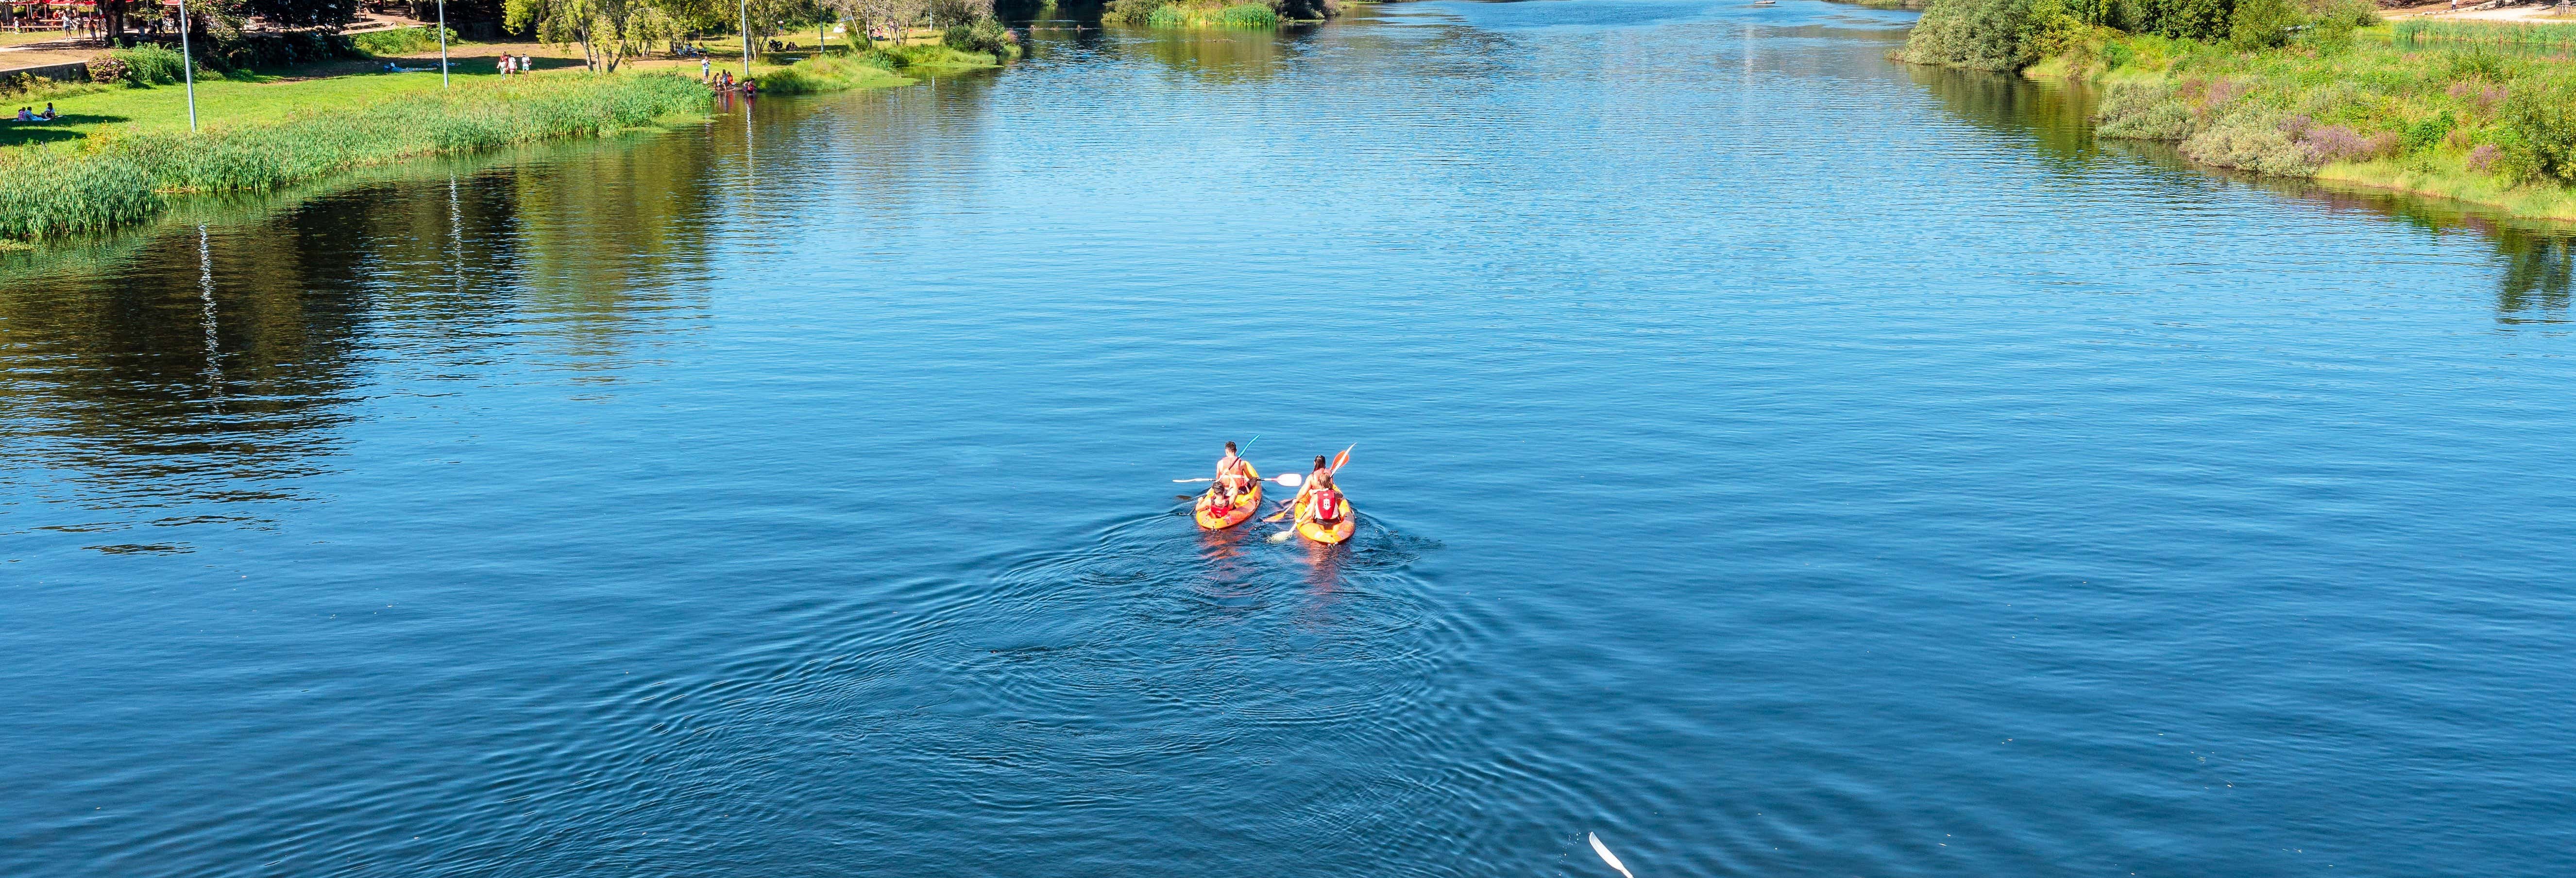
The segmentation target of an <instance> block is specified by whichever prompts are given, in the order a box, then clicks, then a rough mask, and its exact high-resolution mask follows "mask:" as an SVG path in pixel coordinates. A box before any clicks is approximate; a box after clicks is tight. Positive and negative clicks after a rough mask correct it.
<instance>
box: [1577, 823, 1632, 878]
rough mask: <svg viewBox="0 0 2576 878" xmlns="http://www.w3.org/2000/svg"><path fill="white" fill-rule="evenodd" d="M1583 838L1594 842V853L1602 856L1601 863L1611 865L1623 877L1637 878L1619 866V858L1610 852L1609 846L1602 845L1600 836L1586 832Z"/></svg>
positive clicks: (1624, 867) (1625, 868)
mask: <svg viewBox="0 0 2576 878" xmlns="http://www.w3.org/2000/svg"><path fill="white" fill-rule="evenodd" d="M1583 837H1585V838H1589V839H1591V840H1592V852H1593V853H1596V854H1600V855H1601V862H1604V863H1608V864H1610V868H1613V869H1617V870H1619V874H1621V875H1627V876H1628V878H1637V876H1635V875H1629V874H1628V867H1626V866H1623V865H1620V864H1619V856H1618V855H1617V854H1613V853H1611V852H1610V846H1609V845H1606V844H1602V843H1601V837H1600V836H1598V835H1593V834H1592V833H1589V832H1586V833H1584V834H1583Z"/></svg>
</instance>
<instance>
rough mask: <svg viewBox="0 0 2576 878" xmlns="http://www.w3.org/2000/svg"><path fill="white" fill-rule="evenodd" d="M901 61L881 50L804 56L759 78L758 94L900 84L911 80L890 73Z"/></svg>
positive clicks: (808, 92)
mask: <svg viewBox="0 0 2576 878" xmlns="http://www.w3.org/2000/svg"><path fill="white" fill-rule="evenodd" d="M900 63H901V62H900V61H898V60H897V59H895V58H894V57H892V56H890V55H887V54H884V53H882V52H869V53H866V54H863V55H855V56H852V55H830V56H824V57H817V58H808V59H806V60H804V61H802V62H798V63H796V64H791V65H788V66H787V67H785V68H783V69H780V70H773V71H770V72H768V73H763V74H761V75H760V77H759V81H760V91H761V93H762V94H780V95H798V94H818V93H822V92H829V91H841V90H844V89H853V88H871V87H879V86H890V85H903V84H906V83H909V82H911V81H912V80H910V79H908V78H905V77H904V76H903V75H901V74H898V73H896V72H894V68H895V67H896V66H897V65H898V64H900Z"/></svg>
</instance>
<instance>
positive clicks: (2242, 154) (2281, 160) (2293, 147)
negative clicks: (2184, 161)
mask: <svg viewBox="0 0 2576 878" xmlns="http://www.w3.org/2000/svg"><path fill="white" fill-rule="evenodd" d="M2284 121H2285V120H2280V119H2266V118H2261V117H2258V116H2256V115H2254V114H2250V113H2249V114H2238V115H2236V116H2232V117H2229V118H2228V119H2226V120H2225V121H2222V122H2220V123H2218V124H2216V125H2212V126H2210V127H2208V128H2206V129H2203V130H2202V131H2201V132H2200V133H2198V134H2194V135H2192V136H2191V138H2190V139H2188V140H2185V141H2183V143H2182V152H2183V155H2186V156H2190V157H2191V158H2192V160H2193V161H2197V162H2201V163H2204V164H2211V165H2217V166H2219V167H2222V168H2241V169H2244V170H2248V171H2253V172H2255V173H2258V174H2271V175H2274V176H2283V177H2290V176H2304V175H2307V174H2313V173H2316V164H2315V158H2314V156H2313V155H2312V154H2311V153H2310V151H2309V150H2307V149H2306V148H2304V147H2302V146H2301V145H2300V144H2299V143H2298V142H2297V141H2295V140H2294V139H2293V138H2294V137H2295V136H2296V133H2294V132H2299V131H2300V130H2301V129H2302V128H2303V127H2304V125H2301V124H2283V122H2284ZM2299 121H2300V122H2304V120H2299Z"/></svg>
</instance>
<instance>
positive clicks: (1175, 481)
mask: <svg viewBox="0 0 2576 878" xmlns="http://www.w3.org/2000/svg"><path fill="white" fill-rule="evenodd" d="M1213 481H1216V480H1215V479H1173V480H1172V484H1175V485H1186V484H1189V483H1191V482H1213Z"/></svg>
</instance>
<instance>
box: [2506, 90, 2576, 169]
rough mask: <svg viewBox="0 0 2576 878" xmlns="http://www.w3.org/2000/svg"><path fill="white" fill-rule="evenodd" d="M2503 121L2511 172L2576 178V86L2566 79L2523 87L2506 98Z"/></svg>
mask: <svg viewBox="0 0 2576 878" xmlns="http://www.w3.org/2000/svg"><path fill="white" fill-rule="evenodd" d="M2501 121H2502V122H2503V123H2504V124H2503V127H2504V132H2503V133H2504V134H2505V136H2503V137H2500V138H2498V140H2499V141H2501V143H2500V145H2501V146H2502V147H2503V150H2502V151H2503V153H2504V156H2503V159H2504V167H2505V168H2506V170H2507V171H2508V172H2510V173H2511V174H2512V175H2513V176H2515V177H2517V178H2521V179H2539V178H2549V179H2556V180H2560V181H2564V182H2576V88H2571V87H2569V85H2568V84H2567V83H2565V82H2557V83H2550V84H2547V85H2545V86H2539V87H2529V88H2523V89H2521V90H2519V91H2518V92H2517V93H2516V94H2514V95H2513V96H2512V97H2510V98H2507V99H2505V103H2504V114H2503V117H2502V119H2501Z"/></svg>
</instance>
